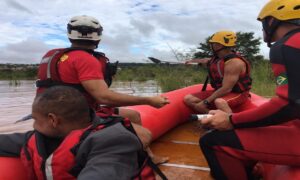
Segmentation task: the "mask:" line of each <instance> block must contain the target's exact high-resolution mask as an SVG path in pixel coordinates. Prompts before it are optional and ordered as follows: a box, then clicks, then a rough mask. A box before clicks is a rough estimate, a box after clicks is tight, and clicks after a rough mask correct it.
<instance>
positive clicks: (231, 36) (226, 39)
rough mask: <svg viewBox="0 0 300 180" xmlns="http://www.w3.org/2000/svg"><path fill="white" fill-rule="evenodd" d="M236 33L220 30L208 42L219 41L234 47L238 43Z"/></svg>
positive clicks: (226, 45)
mask: <svg viewBox="0 0 300 180" xmlns="http://www.w3.org/2000/svg"><path fill="white" fill-rule="evenodd" d="M236 40H237V37H236V34H235V32H232V31H219V32H216V33H215V34H213V35H212V37H211V38H210V39H209V41H208V42H210V43H219V44H222V45H223V46H225V47H233V46H235V45H236Z"/></svg>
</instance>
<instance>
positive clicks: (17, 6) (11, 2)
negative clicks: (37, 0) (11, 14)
mask: <svg viewBox="0 0 300 180" xmlns="http://www.w3.org/2000/svg"><path fill="white" fill-rule="evenodd" d="M6 3H7V4H8V5H9V6H11V7H13V8H14V9H17V10H19V11H23V12H26V13H30V14H33V12H32V11H31V10H30V9H28V8H27V7H25V6H24V5H22V4H20V3H19V2H16V1H14V0H6Z"/></svg>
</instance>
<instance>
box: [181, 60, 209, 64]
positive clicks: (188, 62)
mask: <svg viewBox="0 0 300 180" xmlns="http://www.w3.org/2000/svg"><path fill="white" fill-rule="evenodd" d="M209 60H210V58H197V59H192V60H188V61H185V64H193V63H198V64H204V65H206V64H207V63H208V61H209Z"/></svg>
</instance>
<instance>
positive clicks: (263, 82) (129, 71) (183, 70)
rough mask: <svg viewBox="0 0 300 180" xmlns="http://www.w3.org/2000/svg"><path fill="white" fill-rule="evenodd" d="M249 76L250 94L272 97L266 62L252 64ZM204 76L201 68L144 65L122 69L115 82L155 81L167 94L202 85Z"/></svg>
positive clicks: (270, 78)
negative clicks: (250, 80) (251, 83)
mask: <svg viewBox="0 0 300 180" xmlns="http://www.w3.org/2000/svg"><path fill="white" fill-rule="evenodd" d="M251 74H252V78H253V87H252V92H254V93H257V94H259V95H262V96H273V95H274V89H275V83H274V78H273V75H272V73H271V67H270V63H269V62H268V61H261V62H259V63H254V64H253V65H252V73H251ZM206 75H207V72H206V68H204V67H201V66H193V65H189V66H185V65H167V64H160V65H159V64H145V65H140V66H134V67H130V66H126V67H122V69H121V70H120V71H118V73H117V76H116V77H115V80H119V81H146V80H156V81H157V82H158V84H159V85H160V87H161V88H162V91H163V92H167V91H171V90H175V89H178V88H182V87H186V86H189V85H193V84H199V83H204V81H205V79H206Z"/></svg>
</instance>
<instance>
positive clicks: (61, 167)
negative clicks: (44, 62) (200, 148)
mask: <svg viewBox="0 0 300 180" xmlns="http://www.w3.org/2000/svg"><path fill="white" fill-rule="evenodd" d="M32 116H33V118H34V124H33V127H34V131H29V132H26V133H15V134H1V135H0V156H9V157H20V158H21V161H22V163H23V164H24V168H25V171H26V173H27V174H28V179H38V180H43V179H78V180H80V179H81V180H86V179H99V178H101V179H114V180H119V179H123V180H129V179H132V177H134V176H135V175H136V174H137V172H138V170H139V169H138V159H137V157H138V155H137V154H138V153H137V152H138V151H139V150H141V149H142V144H141V143H140V141H139V140H138V138H137V136H136V135H134V134H133V133H132V132H130V131H128V130H127V128H126V127H125V126H124V125H122V123H120V122H121V121H120V122H117V121H115V120H114V121H113V123H112V121H108V119H106V120H105V119H100V118H99V117H96V116H94V117H92V116H91V115H90V109H89V106H88V103H87V101H86V99H85V97H84V96H83V95H82V94H81V93H80V92H79V91H77V90H76V89H74V88H70V87H66V86H55V87H51V88H49V89H47V90H45V91H44V92H43V93H41V94H39V95H38V96H37V97H36V98H35V100H34V102H33V105H32ZM109 123H112V124H111V125H109Z"/></svg>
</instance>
